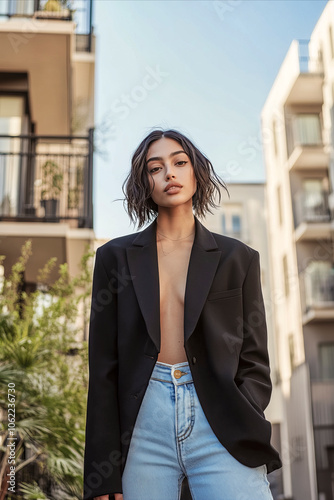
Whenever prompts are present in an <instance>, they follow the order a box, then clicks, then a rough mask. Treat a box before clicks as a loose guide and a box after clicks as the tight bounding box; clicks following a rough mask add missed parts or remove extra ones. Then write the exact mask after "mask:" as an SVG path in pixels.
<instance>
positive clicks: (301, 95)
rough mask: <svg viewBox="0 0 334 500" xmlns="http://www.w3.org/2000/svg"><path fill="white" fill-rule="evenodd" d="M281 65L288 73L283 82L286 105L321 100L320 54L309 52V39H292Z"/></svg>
mask: <svg viewBox="0 0 334 500" xmlns="http://www.w3.org/2000/svg"><path fill="white" fill-rule="evenodd" d="M283 66H284V67H286V73H285V74H287V75H289V79H288V80H286V82H285V87H286V98H285V103H286V104H287V105H291V104H321V103H322V102H323V94H322V84H323V76H324V75H323V64H322V54H320V53H316V54H312V55H310V54H309V40H293V42H292V43H291V45H290V48H289V51H288V53H287V55H286V58H285V60H284V63H283V65H282V67H283Z"/></svg>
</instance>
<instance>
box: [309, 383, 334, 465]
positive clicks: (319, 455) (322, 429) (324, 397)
mask: <svg viewBox="0 0 334 500" xmlns="http://www.w3.org/2000/svg"><path fill="white" fill-rule="evenodd" d="M311 395H312V413H313V415H312V417H313V418H312V420H313V426H314V442H315V455H316V463H317V467H318V469H328V468H329V459H330V457H329V453H328V448H329V446H334V413H333V401H334V380H312V381H311Z"/></svg>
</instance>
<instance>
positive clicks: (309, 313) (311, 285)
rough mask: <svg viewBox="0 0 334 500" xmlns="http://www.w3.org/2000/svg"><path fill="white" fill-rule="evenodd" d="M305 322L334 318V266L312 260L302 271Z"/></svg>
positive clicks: (301, 283) (301, 286)
mask: <svg viewBox="0 0 334 500" xmlns="http://www.w3.org/2000/svg"><path fill="white" fill-rule="evenodd" d="M299 277H300V281H299V282H300V291H301V305H302V314H303V324H304V325H305V324H307V323H311V322H318V321H333V320H334V267H333V266H332V264H331V262H329V261H312V262H310V264H308V266H307V267H306V269H305V270H304V271H303V272H301V273H300V275H299Z"/></svg>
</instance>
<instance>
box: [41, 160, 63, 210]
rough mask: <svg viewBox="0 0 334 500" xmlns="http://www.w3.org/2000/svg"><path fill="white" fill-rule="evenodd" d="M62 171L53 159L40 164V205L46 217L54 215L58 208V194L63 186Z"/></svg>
mask: <svg viewBox="0 0 334 500" xmlns="http://www.w3.org/2000/svg"><path fill="white" fill-rule="evenodd" d="M63 178H64V176H63V173H62V172H61V170H60V168H59V165H58V164H57V163H56V162H55V161H53V160H47V161H46V162H45V163H44V164H43V165H42V191H41V206H42V207H44V209H45V216H46V217H56V216H57V215H58V208H59V195H60V193H61V191H62V188H63Z"/></svg>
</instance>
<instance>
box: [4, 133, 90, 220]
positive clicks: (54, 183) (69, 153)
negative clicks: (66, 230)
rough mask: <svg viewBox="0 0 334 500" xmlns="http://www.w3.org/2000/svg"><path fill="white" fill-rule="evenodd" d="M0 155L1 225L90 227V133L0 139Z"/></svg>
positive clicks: (20, 136) (5, 136) (5, 137)
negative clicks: (23, 223)
mask: <svg viewBox="0 0 334 500" xmlns="http://www.w3.org/2000/svg"><path fill="white" fill-rule="evenodd" d="M0 151H1V153H0V221H7V222H42V223H44V222H49V223H59V222H64V221H66V222H67V223H68V224H69V225H70V226H71V227H72V228H74V229H75V228H92V227H93V206H92V189H93V186H92V184H93V129H90V130H89V134H88V135H87V136H37V135H18V136H10V135H0ZM55 229H56V228H55Z"/></svg>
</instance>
